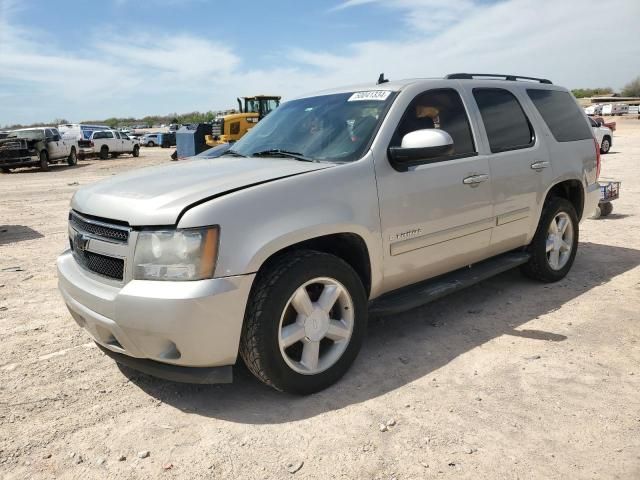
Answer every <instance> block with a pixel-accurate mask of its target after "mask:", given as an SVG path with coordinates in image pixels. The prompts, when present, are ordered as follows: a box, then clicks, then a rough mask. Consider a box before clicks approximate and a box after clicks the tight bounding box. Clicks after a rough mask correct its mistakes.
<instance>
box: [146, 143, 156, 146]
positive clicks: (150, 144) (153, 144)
mask: <svg viewBox="0 0 640 480" xmlns="http://www.w3.org/2000/svg"><path fill="white" fill-rule="evenodd" d="M155 146H156V144H155V143H153V142H147V147H155Z"/></svg>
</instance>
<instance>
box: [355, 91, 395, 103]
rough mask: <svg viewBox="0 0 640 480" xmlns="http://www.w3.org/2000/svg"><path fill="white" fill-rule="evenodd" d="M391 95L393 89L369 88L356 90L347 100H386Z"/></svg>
mask: <svg viewBox="0 0 640 480" xmlns="http://www.w3.org/2000/svg"><path fill="white" fill-rule="evenodd" d="M389 95H391V90H369V91H366V92H356V93H354V94H353V95H351V96H350V97H349V100H347V102H358V101H362V100H379V101H381V102H382V101H384V100H386V99H387V98H388V97H389Z"/></svg>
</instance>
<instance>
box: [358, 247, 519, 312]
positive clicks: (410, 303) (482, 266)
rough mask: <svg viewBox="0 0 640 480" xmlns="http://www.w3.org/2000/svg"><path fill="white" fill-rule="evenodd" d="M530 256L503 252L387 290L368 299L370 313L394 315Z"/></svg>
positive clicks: (509, 267) (498, 271)
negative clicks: (423, 279)
mask: <svg viewBox="0 0 640 480" xmlns="http://www.w3.org/2000/svg"><path fill="white" fill-rule="evenodd" d="M529 256H530V255H529V254H528V253H526V252H510V253H504V254H502V255H498V256H497V257H493V258H490V259H488V260H483V261H482V262H480V263H476V264H474V265H473V266H471V267H465V268H461V269H459V270H455V271H453V272H450V273H445V274H444V275H440V276H439V277H435V278H431V279H429V280H425V281H424V282H420V283H416V284H414V285H410V286H408V287H403V288H400V289H398V290H395V291H393V292H389V293H385V294H384V295H382V296H381V297H378V298H376V299H375V300H373V301H372V302H370V303H369V313H370V314H371V315H391V314H395V313H401V312H406V311H407V310H411V309H413V308H416V307H420V306H422V305H425V304H427V303H430V302H433V301H435V300H438V299H439V298H442V297H444V296H445V295H449V294H450V293H451V292H455V291H456V290H461V289H463V288H466V287H469V286H471V285H474V284H476V283H478V282H481V281H482V280H486V279H487V278H491V277H493V276H494V275H497V274H499V273H502V272H506V271H507V270H511V269H512V268H515V267H517V266H520V265H522V264H524V263H527V261H528V260H529Z"/></svg>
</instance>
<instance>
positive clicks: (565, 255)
mask: <svg viewBox="0 0 640 480" xmlns="http://www.w3.org/2000/svg"><path fill="white" fill-rule="evenodd" d="M572 249H573V224H572V223H571V218H569V215H567V214H566V213H565V212H559V213H558V214H557V215H556V216H555V217H554V218H553V220H551V224H550V225H549V230H548V232H547V261H548V262H549V266H550V267H551V268H552V269H553V270H562V268H563V267H564V266H565V265H566V264H567V262H568V261H569V258H570V257H571V250H572Z"/></svg>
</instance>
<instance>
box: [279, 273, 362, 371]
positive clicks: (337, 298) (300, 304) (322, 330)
mask: <svg viewBox="0 0 640 480" xmlns="http://www.w3.org/2000/svg"><path fill="white" fill-rule="evenodd" d="M353 325H354V311H353V300H352V299H351V295H350V294H349V292H348V291H347V289H346V288H345V287H344V285H342V284H341V283H340V282H338V281H337V280H335V279H333V278H328V277H319V278H314V279H312V280H309V281H308V282H306V283H304V284H303V285H301V286H300V287H298V289H296V291H295V292H293V295H291V298H289V301H288V302H287V304H286V305H285V307H284V311H283V312H282V316H281V317H280V325H279V326H278V344H279V346H280V353H281V354H282V358H283V359H284V361H285V362H286V363H287V365H288V366H289V367H291V369H293V370H294V371H295V372H297V373H300V374H303V375H316V374H318V373H321V372H323V371H325V370H327V369H328V368H330V367H331V366H333V365H334V364H335V363H336V362H337V361H338V360H339V359H340V357H341V356H342V354H343V353H344V352H345V350H346V349H347V346H348V345H349V340H350V339H351V334H352V332H353Z"/></svg>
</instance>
